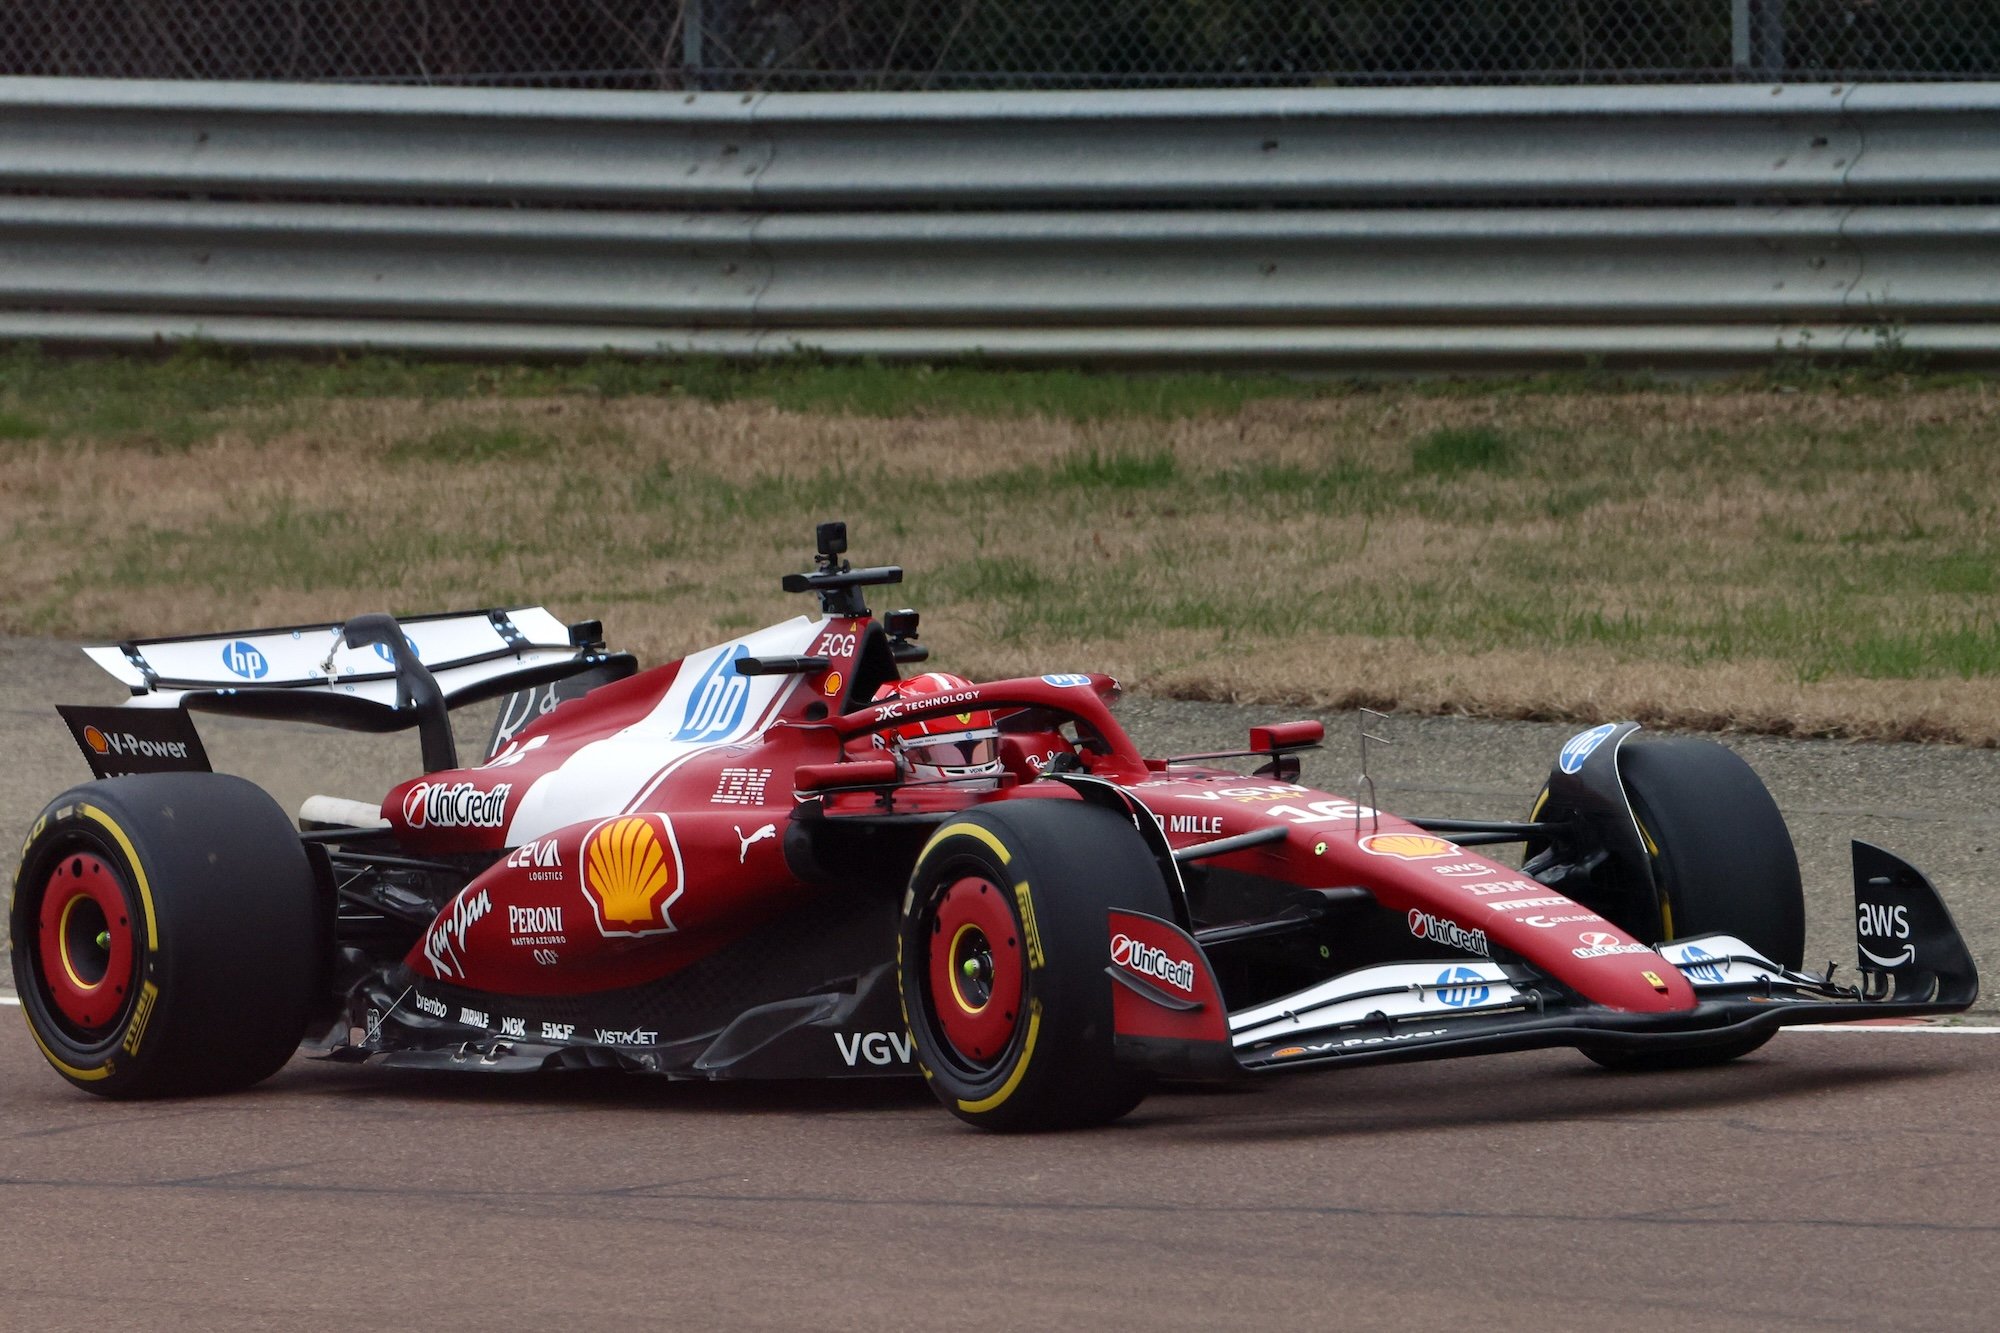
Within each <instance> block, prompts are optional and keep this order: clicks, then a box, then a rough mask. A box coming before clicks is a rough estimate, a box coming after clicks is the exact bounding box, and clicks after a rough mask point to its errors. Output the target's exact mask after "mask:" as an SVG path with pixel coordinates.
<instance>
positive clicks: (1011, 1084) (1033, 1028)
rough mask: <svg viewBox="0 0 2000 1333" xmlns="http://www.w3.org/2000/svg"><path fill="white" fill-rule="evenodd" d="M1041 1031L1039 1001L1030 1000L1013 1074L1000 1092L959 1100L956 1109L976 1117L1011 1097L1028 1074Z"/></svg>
mask: <svg viewBox="0 0 2000 1333" xmlns="http://www.w3.org/2000/svg"><path fill="white" fill-rule="evenodd" d="M1041 1030H1042V1002H1041V1001H1040V1000H1031V1001H1029V1002H1028V1037H1027V1040H1026V1041H1025V1042H1023V1043H1022V1046H1021V1058H1020V1059H1018V1060H1016V1061H1015V1062H1014V1072H1013V1073H1011V1074H1009V1075H1007V1081H1006V1082H1005V1083H1002V1084H1001V1085H1000V1090H999V1091H998V1092H996V1093H994V1094H993V1095H992V1096H991V1097H981V1098H980V1099H979V1100H978V1101H976V1102H968V1101H966V1100H964V1099H963V1098H960V1099H959V1103H958V1109H959V1110H961V1111H964V1112H965V1113H966V1114H967V1115H978V1114H979V1113H980V1112H982V1111H990V1110H992V1109H993V1108H994V1107H996V1106H998V1105H1000V1103H1002V1102H1004V1101H1006V1100H1007V1099H1008V1098H1009V1097H1011V1096H1013V1095H1014V1089H1015V1088H1017V1087H1019V1086H1020V1085H1021V1079H1022V1077H1023V1076H1024V1075H1025V1074H1026V1073H1027V1072H1028V1061H1029V1060H1031V1059H1033V1058H1034V1054H1035V1037H1036V1036H1037V1035H1038V1034H1039V1033H1040V1032H1041Z"/></svg>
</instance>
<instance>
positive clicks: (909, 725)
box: [873, 671, 1004, 782]
mask: <svg viewBox="0 0 2000 1333" xmlns="http://www.w3.org/2000/svg"><path fill="white" fill-rule="evenodd" d="M971 688H972V682H971V681H969V680H967V679H966V678H965V677H963V676H954V675H952V674H951V673H950V672H948V671H927V672H925V673H924V674H923V675H921V676H912V677H910V678H909V679H908V680H892V681H890V682H888V683H887V684H885V685H884V686H882V688H880V689H878V690H876V691H875V698H874V700H873V702H875V703H878V704H882V703H888V702H889V701H891V700H893V699H903V700H906V701H908V702H911V703H923V702H926V701H927V700H929V699H932V698H934V697H936V696H937V695H940V694H952V693H955V692H957V691H959V690H969V689H971ZM887 736H888V741H887V745H888V747H889V748H890V749H893V750H895V751H897V752H899V753H900V754H901V755H902V756H903V758H904V759H905V760H907V761H908V763H909V765H910V775H911V776H912V777H915V778H919V779H925V778H928V779H932V780H939V781H943V780H951V781H959V780H963V779H967V778H984V779H991V780H993V781H995V782H997V781H998V780H999V777H1000V774H1001V773H1002V772H1003V771H1004V770H1003V769H1002V768H1001V766H1000V729H999V728H998V727H996V726H994V725H993V714H992V713H990V712H988V711H987V710H986V709H983V708H981V709H977V710H975V711H973V712H970V713H955V714H954V713H946V714H944V715H943V716H942V717H927V718H922V719H920V720H918V721H915V722H905V723H903V724H902V725H901V726H898V727H891V728H890V729H889V730H888V732H887ZM877 743H878V744H880V743H882V741H881V737H880V736H879V735H878V737H877Z"/></svg>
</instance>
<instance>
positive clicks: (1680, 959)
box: [1659, 935, 1785, 990]
mask: <svg viewBox="0 0 2000 1333" xmlns="http://www.w3.org/2000/svg"><path fill="white" fill-rule="evenodd" d="M1659 954H1660V957H1662V958H1664V959H1666V960H1667V961H1668V962H1670V963H1672V964H1673V965H1674V966H1675V967H1677V968H1679V969H1680V971H1681V975H1682V976H1684V977H1686V978H1687V979H1688V983H1689V984H1690V985H1692V986H1693V987H1694V988H1695V989H1696V990H1703V989H1705V988H1708V987H1713V986H1740V985H1742V984H1743V983H1744V982H1746V981H1783V980H1785V969H1783V968H1782V967H1779V966H1778V965H1777V964H1776V963H1774V962H1772V961H1771V960H1770V959H1768V958H1766V957H1765V956H1764V955H1763V954H1760V953H1758V952H1757V951H1756V950H1755V949H1753V948H1751V947H1750V946H1749V945H1747V944H1745V943H1744V942H1743V941H1742V940H1739V939H1737V938H1736V937H1735V936H1734V935H1699V936H1696V937H1695V938H1693V939H1685V940H1675V941H1673V942H1672V943H1671V944H1662V945H1660V946H1659Z"/></svg>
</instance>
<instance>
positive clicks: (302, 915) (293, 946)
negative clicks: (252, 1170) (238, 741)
mask: <svg viewBox="0 0 2000 1333" xmlns="http://www.w3.org/2000/svg"><path fill="white" fill-rule="evenodd" d="M11 927H12V934H13V965H14V986H15V989H16V990H17V991H19V992H20V996H21V1007H22V1009H23V1011H24V1012H25V1013H26V1015H27V1018H28V1025H29V1028H30V1030H31V1031H32V1032H33V1034H34V1038H35V1041H36V1043H37V1044H38V1045H39V1046H40V1047H41V1048H42V1054H43V1055H44V1056H46V1057H47V1058H48V1061H49V1063H50V1064H51V1065H53V1066H54V1067H55V1068H56V1070H57V1072H59V1073H60V1074H62V1076H63V1077H64V1078H67V1079H68V1080H69V1081H70V1082H72V1083H74V1084H76V1085H77V1086H78V1087H80V1088H83V1089H85V1090H86V1091H89V1092H94V1093H97V1094H99V1095H101V1096H107V1097H148V1096H162V1095H171V1094H176V1093H202V1092H219V1091H223V1090H226V1089H230V1088H237V1087H243V1086H246V1085H248V1084H251V1083H255V1082H257V1081H259V1080H260V1079H263V1078H266V1077H268V1076H269V1075H271V1074H272V1073H274V1072H275V1071H276V1070H277V1069H278V1067H279V1066H281V1065H283V1064H284V1063H285V1061H286V1060H287V1059H289V1058H290V1056H291V1054H292V1052H293V1051H294V1050H295V1049H296V1048H297V1047H298V1044H299V1040H300V1038H301V1037H302V1036H303V1035H304V1033H305V1029H306V1023H307V1021H308V1019H309V1017H310V1010H311V1006H312V1002H313V999H314V997H315V992H316V988H317V986H318V984H319V981H320V978H321V976H322V974H323V971H324V968H323V966H322V963H323V958H322V956H321V955H322V950H323V945H322V941H323V940H324V938H325V933H324V932H323V931H322V929H321V922H320V904H319V894H318V892H317V889H316V886H315V882H314V878H313V873H312V869H311V866H310V865H309V864H308V862H307V860H306V855H305V851H304V848H303V847H302V846H301V845H300V843H299V839H298V835H297V834H296V833H294V832H293V831H292V828H291V825H290V823H289V822H288V821H287V820H286V818H285V814H284V812H283V811H282V810H280V809H279V808H278V806H277V804H276V803H275V802H273V801H272V800H271V798H270V797H269V796H267V795H265V793H264V792H263V791H262V790H260V789H259V788H257V787H256V786H254V785H252V784H251V783H248V782H245V781H244V780H242V779H241V778H236V777H230V776H227V775H225V774H218V773H160V774H148V775H144V776H137V777H126V778H115V779H112V780H109V781H105V782H93V783H89V784H86V785H84V786H81V787H75V788H72V789H71V790H70V791H68V792H65V793H64V794H63V795H61V796H59V797H57V798H56V799H55V800H54V801H52V802H51V803H50V804H49V806H48V807H47V808H46V809H45V810H44V811H43V812H42V816H41V818H40V819H39V820H37V821H36V823H35V826H34V831H33V833H32V834H31V835H30V837H29V839H28V846H27V849H26V851H25V852H24V853H23V855H22V858H21V868H20V871H19V873H18V875H17V876H16V878H15V881H14V905H13V913H12V918H11Z"/></svg>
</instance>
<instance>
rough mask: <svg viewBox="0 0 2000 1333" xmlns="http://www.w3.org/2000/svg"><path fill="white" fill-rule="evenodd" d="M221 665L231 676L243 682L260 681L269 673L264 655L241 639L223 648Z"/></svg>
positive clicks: (269, 665) (268, 663)
mask: <svg viewBox="0 0 2000 1333" xmlns="http://www.w3.org/2000/svg"><path fill="white" fill-rule="evenodd" d="M222 665H223V666H224V667H225V668H227V669H228V671H229V673H230V674H231V675H234V676H241V677H242V678H243V679H244V680H260V679H262V678H263V677H264V676H266V675H269V674H270V671H271V663H270V661H269V660H268V659H267V658H266V657H265V656H264V654H262V653H260V652H258V651H257V650H256V649H255V648H252V647H251V646H250V645H249V644H247V643H245V642H244V641H243V640H241V639H238V640H236V642H234V643H230V644H225V645H224V646H223V649H222Z"/></svg>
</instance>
